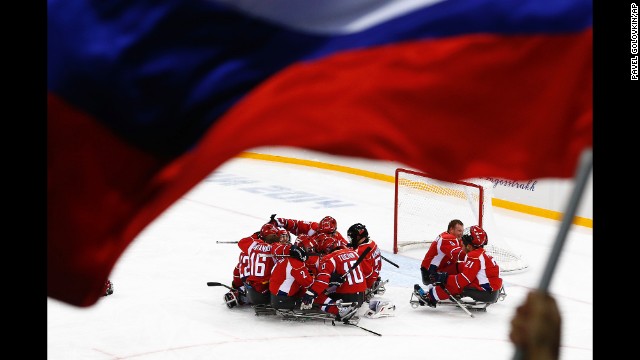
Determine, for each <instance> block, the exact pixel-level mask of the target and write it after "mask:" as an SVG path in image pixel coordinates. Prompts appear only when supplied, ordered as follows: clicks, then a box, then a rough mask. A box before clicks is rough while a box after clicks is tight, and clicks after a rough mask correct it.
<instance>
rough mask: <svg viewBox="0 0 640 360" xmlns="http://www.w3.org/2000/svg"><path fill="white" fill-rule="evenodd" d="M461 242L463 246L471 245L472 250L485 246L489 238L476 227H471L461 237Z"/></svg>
mask: <svg viewBox="0 0 640 360" xmlns="http://www.w3.org/2000/svg"><path fill="white" fill-rule="evenodd" d="M462 242H463V243H464V244H465V245H469V244H470V245H472V246H473V247H474V248H477V247H481V246H485V245H487V243H488V242H489V237H488V236H487V233H486V232H485V231H484V230H483V229H482V228H481V227H480V226H478V225H473V226H472V227H470V228H469V229H468V230H466V231H465V234H464V235H462Z"/></svg>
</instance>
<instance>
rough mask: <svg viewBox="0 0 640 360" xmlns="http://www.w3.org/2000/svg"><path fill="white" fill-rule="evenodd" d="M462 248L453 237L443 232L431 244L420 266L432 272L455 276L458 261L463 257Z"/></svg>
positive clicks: (459, 242) (460, 243)
mask: <svg viewBox="0 0 640 360" xmlns="http://www.w3.org/2000/svg"><path fill="white" fill-rule="evenodd" d="M462 246H463V244H462V242H461V241H460V240H458V238H456V237H455V236H454V235H452V234H449V233H448V232H443V233H442V234H440V235H438V237H437V238H436V239H435V240H434V241H433V242H432V243H431V245H430V246H429V250H427V253H426V254H425V255H424V259H422V263H421V264H420V266H421V267H423V268H425V269H427V270H431V271H432V272H435V271H437V272H446V273H448V274H457V273H458V267H457V265H458V259H459V258H462V257H463V256H464V251H463V250H462Z"/></svg>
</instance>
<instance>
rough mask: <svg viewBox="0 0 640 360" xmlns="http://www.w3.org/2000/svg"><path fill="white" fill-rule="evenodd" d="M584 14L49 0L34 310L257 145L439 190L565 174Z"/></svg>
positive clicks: (588, 89) (551, 9)
mask: <svg viewBox="0 0 640 360" xmlns="http://www.w3.org/2000/svg"><path fill="white" fill-rule="evenodd" d="M592 15H593V14H592V4H591V1H589V0H517V1H514V0H448V1H435V0H395V1H382V0H349V1H344V0H323V1H300V0H272V1H264V0H243V1H238V0H218V1H215V0H208V1H205V0H166V1H132V0H129V1H106V2H105V1H61V0H49V1H48V258H47V260H48V296H50V297H52V298H55V299H58V300H61V301H64V302H67V303H69V304H72V305H76V306H89V305H92V304H94V303H95V302H96V301H97V299H98V298H99V296H100V292H101V290H102V285H103V283H104V280H105V279H106V278H107V277H108V275H109V273H110V271H111V269H112V268H113V266H114V264H115V263H116V261H117V260H118V258H119V257H120V255H121V254H122V253H123V251H124V250H125V249H126V247H127V246H128V245H129V244H130V243H131V241H132V240H133V239H134V238H135V237H136V236H137V235H138V234H139V233H140V231H142V229H144V227H145V226H147V225H148V224H149V223H150V222H151V221H153V220H154V219H155V218H156V217H157V216H158V215H159V214H161V213H162V212H163V211H164V210H165V209H166V208H167V207H169V206H170V205H171V204H172V203H173V202H174V201H176V200H177V199H178V198H180V197H181V196H182V195H184V194H185V193H186V192H187V191H189V190H190V189H191V188H192V187H193V186H195V185H196V184H197V183H198V182H199V181H201V180H202V179H204V178H205V177H206V176H207V175H208V174H209V173H211V172H212V171H213V170H214V169H216V168H217V167H218V166H220V165H221V164H222V163H224V162H225V161H227V160H229V159H230V158H232V157H234V156H235V155H237V154H239V153H240V152H242V151H243V150H247V149H250V148H253V147H258V146H268V145H281V146H294V147H302V148H307V149H312V150H316V151H322V152H326V153H330V154H336V155H347V156H356V157H364V158H369V159H382V160H392V161H398V162H402V163H405V164H407V165H409V166H412V167H415V168H418V169H421V170H423V171H426V172H429V173H430V174H432V175H433V176H434V177H438V178H441V179H464V178H470V177H479V176H492V177H503V178H509V179H514V180H522V179H533V178H543V177H570V176H572V175H573V173H574V171H575V167H576V165H577V161H578V157H579V155H580V153H581V151H582V150H583V149H585V148H588V147H591V146H592V121H593V116H592V87H593V81H592V78H593V77H592V67H593V60H592V55H593V54H592V53H593V45H592V39H593V35H592Z"/></svg>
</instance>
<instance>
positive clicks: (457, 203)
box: [393, 168, 528, 272]
mask: <svg viewBox="0 0 640 360" xmlns="http://www.w3.org/2000/svg"><path fill="white" fill-rule="evenodd" d="M492 198H493V186H492V183H491V182H490V181H488V180H483V179H472V180H470V181H442V180H437V179H434V178H431V177H429V175H428V174H427V173H423V172H419V171H414V170H409V169H403V168H398V169H396V172H395V204H394V232H393V233H394V234H393V237H394V238H393V252H394V254H397V253H398V252H402V251H406V250H409V249H416V248H424V251H425V252H426V248H427V247H428V246H429V244H430V243H431V242H432V241H433V240H434V239H435V238H436V237H437V236H438V235H439V234H440V233H442V232H444V231H446V230H447V224H448V223H449V221H451V220H453V219H459V220H461V221H462V223H463V224H464V226H465V228H468V227H469V226H472V225H479V226H480V227H482V228H483V229H485V231H486V232H487V236H488V238H489V242H488V245H487V246H485V249H486V250H487V253H489V254H490V255H491V256H493V258H494V259H495V260H496V262H497V263H498V265H499V266H500V271H501V272H509V271H516V270H523V269H525V268H527V267H528V265H527V264H526V262H525V261H524V260H523V259H522V256H521V255H519V254H517V253H515V252H514V251H513V250H512V249H511V248H510V247H509V245H508V244H507V243H506V239H504V238H503V237H502V236H501V235H500V233H499V231H498V228H497V227H496V225H495V221H494V219H493V210H492V203H491V200H492Z"/></svg>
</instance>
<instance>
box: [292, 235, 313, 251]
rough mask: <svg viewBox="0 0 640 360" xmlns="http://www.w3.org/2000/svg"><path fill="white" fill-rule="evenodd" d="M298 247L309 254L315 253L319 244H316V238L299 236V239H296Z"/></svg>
mask: <svg viewBox="0 0 640 360" xmlns="http://www.w3.org/2000/svg"><path fill="white" fill-rule="evenodd" d="M296 245H298V246H300V247H302V248H303V249H304V251H306V252H308V253H314V252H316V249H317V248H318V243H317V242H316V240H315V238H314V237H311V236H309V235H304V234H300V235H298V239H296Z"/></svg>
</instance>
